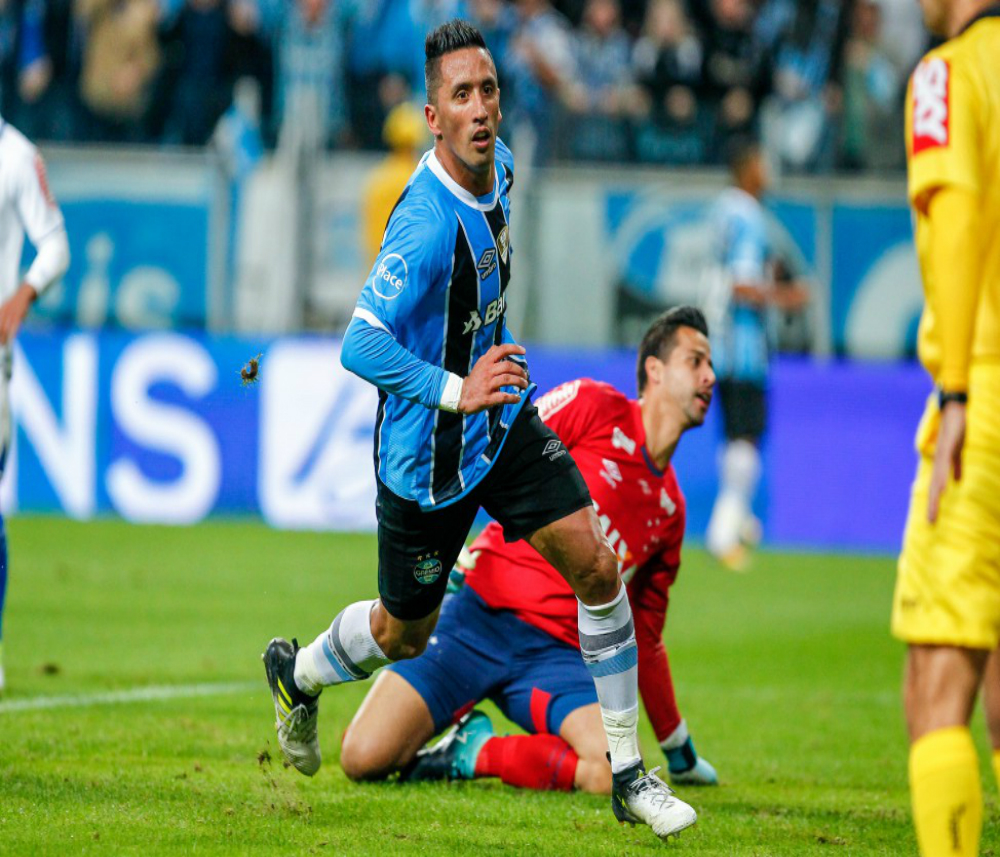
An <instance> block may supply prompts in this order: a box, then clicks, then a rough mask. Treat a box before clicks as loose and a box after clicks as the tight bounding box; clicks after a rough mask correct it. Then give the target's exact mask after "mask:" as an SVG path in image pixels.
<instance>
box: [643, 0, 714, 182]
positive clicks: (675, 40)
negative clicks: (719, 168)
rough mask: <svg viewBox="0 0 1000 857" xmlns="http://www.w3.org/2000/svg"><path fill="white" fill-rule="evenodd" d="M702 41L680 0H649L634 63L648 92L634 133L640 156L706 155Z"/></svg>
mask: <svg viewBox="0 0 1000 857" xmlns="http://www.w3.org/2000/svg"><path fill="white" fill-rule="evenodd" d="M701 66H702V50H701V43H700V42H699V41H698V39H697V37H696V36H695V35H694V32H693V30H692V27H691V23H690V21H689V20H688V18H687V15H686V14H685V12H684V7H683V5H682V4H681V0H652V2H651V3H650V4H649V10H648V12H647V14H646V22H645V25H644V26H643V29H642V36H641V37H640V39H639V40H638V42H637V43H636V45H635V51H634V53H633V67H634V69H635V74H636V78H637V80H638V81H639V83H640V84H641V85H642V87H643V89H644V90H645V93H646V101H647V106H648V111H647V115H648V120H649V121H647V122H645V123H644V124H642V125H641V126H640V127H639V128H638V130H637V133H636V154H637V156H638V158H639V160H640V161H666V162H671V163H697V162H698V161H701V160H703V159H704V157H705V144H704V139H705V134H704V132H703V130H702V129H700V128H699V125H698V120H699V116H700V112H699V104H698V93H699V91H700V89H701V86H702V69H701Z"/></svg>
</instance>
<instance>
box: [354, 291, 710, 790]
mask: <svg viewBox="0 0 1000 857" xmlns="http://www.w3.org/2000/svg"><path fill="white" fill-rule="evenodd" d="M707 335H708V327H707V325H706V323H705V319H704V316H703V315H702V314H701V312H700V311H699V310H697V309H694V308H693V307H678V308H676V309H673V310H670V311H669V312H667V313H664V314H663V315H662V316H660V318H658V319H657V320H656V321H655V322H654V323H653V324H652V325H651V326H650V328H649V330H648V331H647V332H646V334H645V336H644V337H643V341H642V344H641V346H640V349H639V358H638V361H637V363H638V366H637V376H638V388H639V400H638V401H636V400H631V399H629V398H628V397H627V396H626V395H625V394H623V393H621V392H619V391H618V390H616V389H615V388H614V387H612V386H610V385H608V384H601V383H597V382H595V381H591V380H589V379H580V380H576V381H571V382H569V383H566V384H563V385H562V386H560V387H557V388H556V389H555V390H553V391H552V392H550V393H548V394H547V395H545V396H544V397H543V398H542V399H540V400H539V402H538V410H539V414H540V416H541V417H542V419H543V420H544V421H545V423H546V425H548V426H549V427H550V428H552V429H553V430H554V431H555V432H556V434H558V435H559V437H560V439H561V440H562V441H563V443H565V445H566V448H567V449H568V450H569V452H570V453H571V454H572V455H573V458H574V460H575V461H576V462H577V465H578V466H579V467H580V470H581V472H582V473H583V474H584V478H585V479H586V481H587V486H588V487H589V488H590V492H591V495H592V496H593V498H594V505H595V507H597V509H598V513H599V516H600V520H601V524H602V527H603V528H604V529H605V531H606V532H607V534H608V537H609V540H610V541H611V542H612V546H613V547H614V548H615V550H616V553H617V554H618V557H619V559H620V561H621V575H622V579H623V580H624V581H626V583H627V586H628V596H629V602H630V603H631V605H632V609H633V612H634V617H635V625H636V642H637V644H638V650H639V689H640V691H641V693H642V699H643V703H644V705H645V708H646V712H647V714H648V715H649V718H650V721H651V722H652V725H653V730H654V732H655V733H656V737H657V739H658V740H659V742H660V747H661V749H662V750H663V752H664V754H665V756H666V759H667V764H668V767H669V770H670V776H671V779H672V780H673V781H674V782H675V783H683V784H692V785H694V784H701V785H713V784H715V783H716V782H717V777H716V774H715V770H714V769H713V767H712V766H711V765H710V764H709V763H708V762H707V761H706V760H705V759H703V758H701V757H699V756H698V754H697V753H696V752H695V748H694V742H693V741H692V740H691V736H690V734H689V732H688V728H687V723H686V722H685V721H684V719H683V718H682V717H681V714H680V711H679V709H678V705H677V700H676V698H675V696H674V688H673V681H672V677H671V671H670V665H669V662H668V660H667V652H666V649H665V648H664V645H663V626H664V621H665V619H666V612H667V605H668V602H669V598H670V595H669V593H670V588H671V586H672V585H673V583H674V581H675V580H676V577H677V572H678V568H679V566H680V556H681V544H682V542H683V539H684V527H685V518H686V516H685V502H684V495H683V494H682V493H681V490H680V487H679V485H678V484H677V477H676V474H675V473H674V469H673V465H672V464H671V459H672V457H673V454H674V452H675V450H676V447H677V444H678V442H679V441H680V438H681V436H682V435H683V433H684V432H685V431H687V430H688V429H690V428H694V427H696V426H700V425H701V424H702V423H703V422H704V419H705V414H706V413H707V410H708V405H709V402H710V401H711V396H712V387H713V384H714V379H715V375H714V372H713V370H712V365H711V356H710V347H709V343H708V338H707ZM460 565H461V569H460V570H459V572H460V575H463V574H464V578H465V585H464V586H462V587H461V588H460V589H459V590H458V592H457V594H456V595H454V596H453V597H450V598H448V599H446V600H445V603H444V608H443V610H442V614H441V621H440V622H439V623H438V626H437V628H436V629H435V632H434V636H433V637H432V639H431V643H430V645H429V646H428V649H427V651H426V652H425V653H424V654H423V655H422V656H421V657H419V658H416V659H415V660H411V661H403V662H402V663H399V664H396V665H394V666H392V667H390V668H389V669H388V670H386V671H384V672H383V673H382V674H381V675H380V676H379V678H378V680H377V681H376V683H375V685H374V687H373V688H372V690H371V691H370V692H369V694H368V697H367V698H366V699H365V702H364V703H363V704H362V707H361V708H360V709H359V710H358V713H357V715H356V716H355V718H354V721H353V722H352V723H351V726H350V728H349V729H348V730H347V733H346V735H345V737H344V745H343V749H342V753H341V760H340V761H341V764H342V765H343V766H344V769H345V771H347V773H348V775H349V776H351V777H353V778H354V779H379V778H381V777H384V776H386V775H387V774H389V773H390V772H391V771H394V770H397V769H403V771H404V773H403V777H404V778H405V779H407V780H428V779H471V778H474V777H489V776H493V777H500V778H501V779H502V780H503V781H504V782H506V783H509V784H511V785H515V786H522V787H526V788H536V789H571V788H574V787H575V788H579V789H582V790H585V791H592V792H605V793H606V792H608V791H610V789H611V769H610V767H609V766H608V763H607V761H606V759H605V756H604V743H605V741H604V733H603V730H602V728H601V716H600V710H599V708H598V705H597V696H596V693H595V690H594V683H593V681H591V679H590V676H589V674H588V672H587V670H586V668H585V666H584V664H583V661H582V660H581V658H580V652H579V643H578V641H577V628H576V624H577V623H576V603H575V599H574V597H573V591H572V589H570V587H569V586H568V585H567V583H566V581H565V580H563V578H562V577H561V576H560V574H559V573H558V572H557V571H556V570H555V569H554V568H553V567H552V566H551V565H549V564H548V563H547V562H546V561H545V560H544V559H543V558H542V557H541V556H540V555H539V554H538V552H537V551H535V550H533V549H532V548H531V547H530V546H529V545H528V544H527V543H526V542H515V543H506V542H505V541H504V538H503V530H502V528H501V527H500V526H499V525H498V524H495V523H493V524H490V525H489V526H488V527H487V528H486V530H485V531H484V532H483V533H482V534H481V535H480V536H479V537H478V538H477V539H476V540H475V541H474V542H473V544H472V546H471V548H470V551H468V552H465V553H464V554H463V557H462V559H461V560H460ZM501 640H505V641H507V642H506V645H504V644H501V643H499V642H498V641H501ZM498 653H503V655H504V656H503V657H500V656H498ZM486 698H489V699H492V700H493V701H494V702H496V704H497V705H498V706H499V707H500V708H501V710H502V711H503V712H504V713H505V714H506V715H507V717H508V718H510V719H511V720H513V721H514V722H516V723H518V725H520V726H521V727H522V728H524V729H525V731H527V732H528V733H529V734H528V735H516V736H505V737H495V736H494V735H493V729H492V725H491V724H490V721H489V719H488V718H487V717H486V715H485V714H482V713H481V712H478V711H473V712H471V713H470V714H464V713H465V712H467V711H469V709H470V708H471V707H472V706H473V705H475V704H477V703H478V702H480V701H481V700H482V699H486ZM463 715H464V716H463ZM459 717H461V718H462V719H461V720H460V721H459V725H458V726H457V727H456V728H455V729H453V731H452V732H451V733H450V734H449V735H447V736H446V737H445V738H443V739H442V740H441V741H439V742H438V743H437V744H436V745H435V746H434V747H432V748H430V749H428V750H425V751H422V752H421V753H420V754H419V756H418V757H417V758H416V762H415V764H411V762H413V760H414V757H415V755H416V754H417V751H418V749H419V748H420V747H421V746H422V745H423V744H424V742H425V741H427V739H429V738H430V737H431V735H433V734H434V733H436V732H439V731H440V730H441V729H443V728H444V727H446V726H447V725H448V724H450V723H452V722H454V720H455V719H456V718H459Z"/></svg>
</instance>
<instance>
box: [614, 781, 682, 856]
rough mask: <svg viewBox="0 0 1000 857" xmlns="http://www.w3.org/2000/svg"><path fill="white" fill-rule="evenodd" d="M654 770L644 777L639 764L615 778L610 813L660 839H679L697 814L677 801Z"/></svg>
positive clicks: (677, 798) (679, 800) (680, 801)
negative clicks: (645, 825) (645, 826)
mask: <svg viewBox="0 0 1000 857" xmlns="http://www.w3.org/2000/svg"><path fill="white" fill-rule="evenodd" d="M658 770H660V769H659V768H653V770H651V771H650V772H649V773H648V774H647V773H643V770H642V763H641V762H636V764H635V765H633V766H632V767H631V768H626V769H625V770H624V771H620V772H619V773H617V774H613V775H612V778H611V779H612V785H611V809H612V810H614V813H615V818H617V819H618V820H619V821H621V822H628V823H630V824H647V825H649V826H650V827H651V828H652V829H653V833H655V834H656V835H657V836H658V837H660V839H668V838H670V837H671V836H676V835H677V834H678V833H680V832H681V831H682V830H685V829H687V828H688V827H690V826H691V825H692V824H694V823H695V822H696V821H697V820H698V814H697V813H696V812H695V811H694V809H693V808H692V807H690V806H688V805H687V804H686V803H684V801H682V800H681V799H680V798H679V797H677V796H676V795H675V794H674V793H673V792H672V791H671V790H670V787H669V786H668V785H667V784H666V783H665V782H663V780H661V779H660V778H659V777H658V776H656V772H657V771H658Z"/></svg>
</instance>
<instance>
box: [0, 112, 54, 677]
mask: <svg viewBox="0 0 1000 857" xmlns="http://www.w3.org/2000/svg"><path fill="white" fill-rule="evenodd" d="M25 232H27V234H28V238H29V239H30V241H31V243H32V244H33V245H34V247H35V250H36V255H35V259H34V261H33V262H32V263H31V267H30V268H28V271H27V273H25V275H24V276H23V277H18V272H19V270H20V266H21V250H22V248H23V246H24V234H25ZM68 267H69V241H68V239H67V238H66V226H65V224H64V223H63V216H62V212H61V211H60V210H59V206H58V205H56V201H55V199H54V198H53V197H52V193H51V192H50V191H49V185H48V180H47V179H46V176H45V162H44V161H43V160H42V156H41V155H40V154H39V152H38V150H37V149H36V148H35V147H34V145H33V144H32V143H31V142H30V141H29V140H28V139H27V138H26V137H25V136H24V135H23V134H21V132H20V131H18V130H17V129H16V128H14V127H13V126H12V125H9V124H8V123H7V122H5V121H4V120H3V119H0V301H2V303H0V473H2V472H3V465H4V463H5V461H6V458H7V450H8V446H9V444H10V430H11V423H10V394H9V387H10V378H11V369H12V360H11V358H12V354H11V345H12V343H13V341H14V337H15V336H17V332H18V330H19V329H20V327H21V323H22V322H23V321H24V318H25V316H27V314H28V310H29V309H30V308H31V305H32V304H33V303H34V302H35V300H36V299H37V298H38V296H39V295H40V294H41V293H42V292H44V291H45V290H46V289H47V288H48V287H49V286H51V285H52V284H53V283H55V282H56V281H57V280H58V279H59V278H60V277H62V275H63V274H65V273H66V269H67V268H68ZM6 591H7V536H6V533H5V532H4V526H3V518H2V517H0V693H2V692H3V690H4V686H5V680H4V671H3V607H4V595H5V594H6Z"/></svg>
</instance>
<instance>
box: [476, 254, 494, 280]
mask: <svg viewBox="0 0 1000 857" xmlns="http://www.w3.org/2000/svg"><path fill="white" fill-rule="evenodd" d="M496 269H497V251H496V250H495V249H493V248H492V247H487V248H486V249H485V250H483V255H482V256H480V257H479V262H478V264H477V265H476V270H478V271H479V279H480V280H485V279H486V278H487V277H488V276H489V275H490V274H492V273H493V272H494V271H495V270H496Z"/></svg>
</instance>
